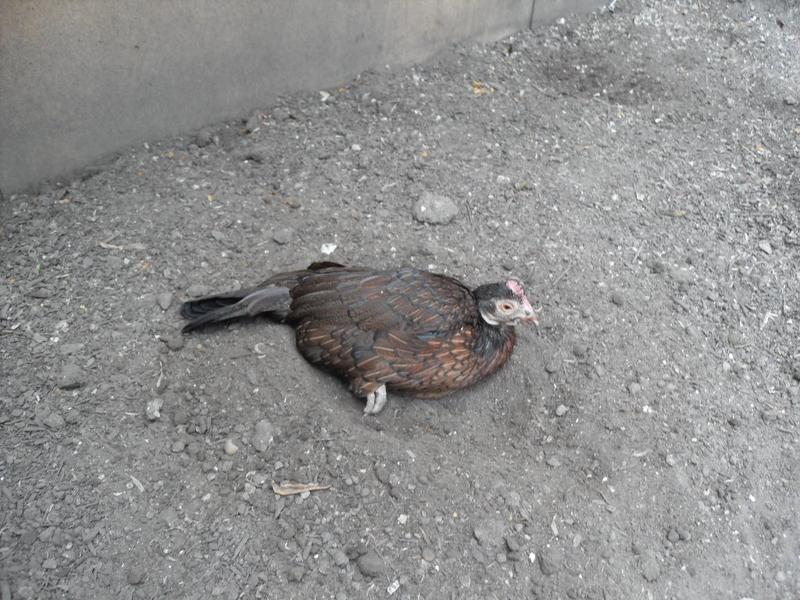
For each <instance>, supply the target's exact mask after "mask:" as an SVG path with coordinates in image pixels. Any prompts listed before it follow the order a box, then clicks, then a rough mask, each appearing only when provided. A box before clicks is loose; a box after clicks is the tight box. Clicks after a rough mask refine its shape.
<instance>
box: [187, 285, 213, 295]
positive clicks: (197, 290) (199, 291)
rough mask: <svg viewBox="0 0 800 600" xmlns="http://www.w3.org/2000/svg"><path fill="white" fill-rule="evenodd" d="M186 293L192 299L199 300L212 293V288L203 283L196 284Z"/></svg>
mask: <svg viewBox="0 0 800 600" xmlns="http://www.w3.org/2000/svg"><path fill="white" fill-rule="evenodd" d="M186 293H187V294H188V295H189V296H191V297H192V298H199V297H200V296H208V294H209V293H211V288H210V287H208V286H207V285H203V284H202V283H195V284H192V285H190V286H189V287H188V288H187V290H186Z"/></svg>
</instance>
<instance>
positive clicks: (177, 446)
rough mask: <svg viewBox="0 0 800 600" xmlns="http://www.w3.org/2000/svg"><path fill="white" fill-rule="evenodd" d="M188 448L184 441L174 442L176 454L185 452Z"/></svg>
mask: <svg viewBox="0 0 800 600" xmlns="http://www.w3.org/2000/svg"><path fill="white" fill-rule="evenodd" d="M185 447H186V444H184V443H183V440H176V441H174V442H172V451H173V452H174V453H175V454H178V453H180V452H183V449H184V448H185Z"/></svg>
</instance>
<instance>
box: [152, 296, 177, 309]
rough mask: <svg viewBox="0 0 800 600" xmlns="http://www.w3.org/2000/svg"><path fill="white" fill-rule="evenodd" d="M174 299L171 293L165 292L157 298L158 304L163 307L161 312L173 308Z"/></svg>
mask: <svg viewBox="0 0 800 600" xmlns="http://www.w3.org/2000/svg"><path fill="white" fill-rule="evenodd" d="M174 298H175V297H174V296H173V295H172V293H171V292H163V293H161V294H159V295H158V296H156V303H157V304H158V305H159V306H160V307H161V310H167V309H168V308H169V307H170V306H172V300H173V299H174Z"/></svg>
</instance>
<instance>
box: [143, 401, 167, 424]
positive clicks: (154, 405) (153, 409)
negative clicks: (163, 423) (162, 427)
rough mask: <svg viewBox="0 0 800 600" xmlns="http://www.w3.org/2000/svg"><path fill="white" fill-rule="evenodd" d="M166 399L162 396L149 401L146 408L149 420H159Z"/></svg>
mask: <svg viewBox="0 0 800 600" xmlns="http://www.w3.org/2000/svg"><path fill="white" fill-rule="evenodd" d="M163 404H164V401H163V400H161V398H153V399H152V400H150V402H148V403H147V406H146V407H145V409H144V414H145V415H146V416H147V420H148V421H157V420H158V419H160V418H161V406H162V405H163Z"/></svg>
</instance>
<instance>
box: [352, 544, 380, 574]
mask: <svg viewBox="0 0 800 600" xmlns="http://www.w3.org/2000/svg"><path fill="white" fill-rule="evenodd" d="M356 564H357V565H358V570H359V571H361V574H362V575H364V577H379V576H380V575H382V574H383V572H384V570H385V569H386V565H385V564H384V562H383V559H382V558H381V557H380V556H378V554H377V553H376V552H375V551H374V550H369V551H367V553H366V554H364V555H363V556H361V557H359V559H358V561H357V562H356Z"/></svg>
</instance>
